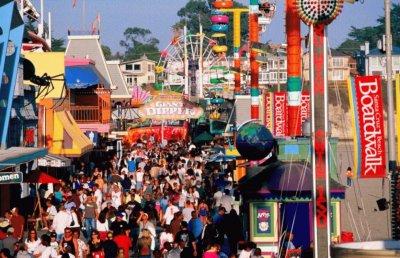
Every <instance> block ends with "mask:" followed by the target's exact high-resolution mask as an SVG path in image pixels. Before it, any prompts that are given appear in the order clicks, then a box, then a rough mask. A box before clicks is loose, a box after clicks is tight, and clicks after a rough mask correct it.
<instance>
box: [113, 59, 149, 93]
mask: <svg viewBox="0 0 400 258" xmlns="http://www.w3.org/2000/svg"><path fill="white" fill-rule="evenodd" d="M155 67H156V62H155V61H153V60H150V59H148V58H147V56H146V55H145V54H144V55H143V56H142V57H141V58H140V59H136V60H131V61H126V62H122V63H121V64H120V68H121V71H122V74H123V76H124V79H125V82H126V85H127V87H128V90H131V89H132V88H133V87H134V86H136V85H138V86H142V85H143V84H145V85H147V84H155V82H156V72H155Z"/></svg>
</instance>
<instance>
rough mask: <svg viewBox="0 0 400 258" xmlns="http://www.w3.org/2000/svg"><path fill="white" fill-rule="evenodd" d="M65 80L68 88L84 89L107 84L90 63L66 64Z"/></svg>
mask: <svg viewBox="0 0 400 258" xmlns="http://www.w3.org/2000/svg"><path fill="white" fill-rule="evenodd" d="M65 82H66V86H67V88H69V89H84V88H88V87H91V86H94V85H98V84H103V85H105V84H108V83H107V82H106V80H105V79H104V78H103V76H101V74H100V73H99V72H98V71H97V70H96V68H95V67H94V66H92V65H82V66H66V67H65Z"/></svg>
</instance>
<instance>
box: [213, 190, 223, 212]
mask: <svg viewBox="0 0 400 258" xmlns="http://www.w3.org/2000/svg"><path fill="white" fill-rule="evenodd" d="M213 198H214V203H213V204H214V210H215V212H218V208H219V206H220V205H221V198H222V192H221V191H220V189H219V186H217V188H216V191H215V193H214V197H213Z"/></svg>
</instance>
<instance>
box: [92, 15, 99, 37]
mask: <svg viewBox="0 0 400 258" xmlns="http://www.w3.org/2000/svg"><path fill="white" fill-rule="evenodd" d="M96 29H97V32H98V33H99V34H100V14H98V15H97V16H96V18H95V19H94V21H93V22H92V26H91V29H90V35H94V33H95V32H96Z"/></svg>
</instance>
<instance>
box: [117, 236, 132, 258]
mask: <svg viewBox="0 0 400 258" xmlns="http://www.w3.org/2000/svg"><path fill="white" fill-rule="evenodd" d="M114 242H115V243H117V246H118V248H121V249H123V250H124V256H125V258H129V248H131V247H132V242H131V239H130V238H129V236H127V235H126V233H125V230H121V231H120V232H119V234H118V235H116V236H115V237H114Z"/></svg>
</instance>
